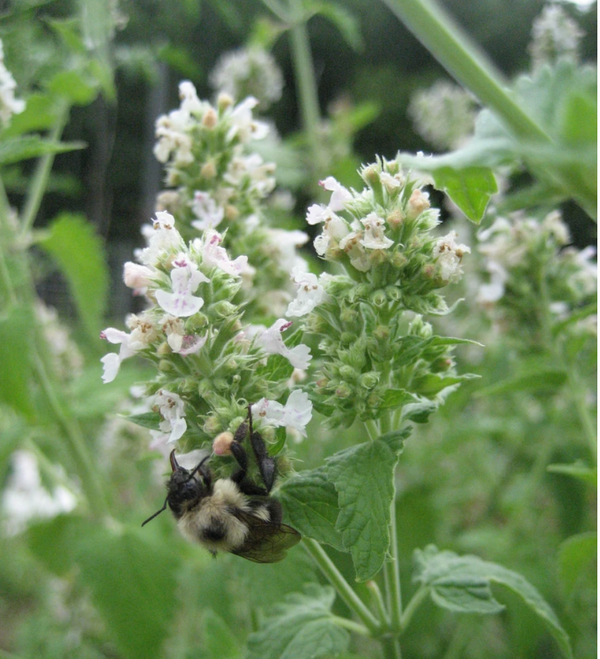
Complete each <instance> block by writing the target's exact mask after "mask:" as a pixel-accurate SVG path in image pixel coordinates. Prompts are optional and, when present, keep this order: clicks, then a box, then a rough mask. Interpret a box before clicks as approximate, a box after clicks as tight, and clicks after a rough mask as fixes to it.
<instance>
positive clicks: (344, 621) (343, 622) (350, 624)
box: [331, 616, 370, 636]
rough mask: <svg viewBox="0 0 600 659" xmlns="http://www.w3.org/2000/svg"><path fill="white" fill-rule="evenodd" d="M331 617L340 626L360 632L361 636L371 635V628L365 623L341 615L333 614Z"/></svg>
mask: <svg viewBox="0 0 600 659" xmlns="http://www.w3.org/2000/svg"><path fill="white" fill-rule="evenodd" d="M331 619H332V620H333V622H335V624H336V625H338V626H339V627H344V628H345V629H348V630H349V631H351V632H354V633H356V634H360V635H361V636H369V635H370V632H369V630H368V629H367V628H366V627H365V626H364V625H361V624H359V623H358V622H354V620H348V618H342V617H341V616H331Z"/></svg>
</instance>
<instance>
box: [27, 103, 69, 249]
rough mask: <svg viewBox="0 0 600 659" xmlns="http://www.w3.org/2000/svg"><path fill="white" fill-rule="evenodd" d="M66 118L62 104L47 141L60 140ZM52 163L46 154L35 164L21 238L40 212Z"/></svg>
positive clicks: (66, 111)
mask: <svg viewBox="0 0 600 659" xmlns="http://www.w3.org/2000/svg"><path fill="white" fill-rule="evenodd" d="M68 118H69V105H68V104H67V103H64V104H63V106H62V107H61V108H60V109H59V111H58V116H57V119H56V123H55V124H54V128H53V129H52V131H51V132H50V135H49V139H50V141H51V142H55V141H58V140H59V139H60V137H61V135H62V132H63V130H64V128H65V125H66V123H67V119H68ZM53 163H54V154H53V153H47V154H46V155H44V156H42V157H41V158H40V159H39V160H38V162H37V165H36V168H35V172H34V174H33V178H32V180H31V185H30V186H29V189H28V191H27V198H26V200H25V206H24V208H23V212H22V221H21V236H25V235H27V233H28V232H29V231H30V230H31V227H32V226H33V223H34V222H35V218H36V216H37V214H38V211H39V210H40V205H41V203H42V199H43V197H44V193H45V191H46V186H47V185H48V178H49V177H50V171H51V170H52V164H53Z"/></svg>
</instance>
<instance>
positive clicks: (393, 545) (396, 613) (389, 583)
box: [383, 496, 402, 634]
mask: <svg viewBox="0 0 600 659" xmlns="http://www.w3.org/2000/svg"><path fill="white" fill-rule="evenodd" d="M390 536H391V537H390V558H391V560H390V561H389V562H386V563H384V571H383V574H384V578H385V584H386V590H387V594H388V599H389V610H390V627H391V629H392V631H393V632H395V633H396V634H399V633H400V632H401V631H402V590H401V585H400V565H399V560H398V534H397V532H396V502H395V496H394V498H393V499H392V503H391V505H390Z"/></svg>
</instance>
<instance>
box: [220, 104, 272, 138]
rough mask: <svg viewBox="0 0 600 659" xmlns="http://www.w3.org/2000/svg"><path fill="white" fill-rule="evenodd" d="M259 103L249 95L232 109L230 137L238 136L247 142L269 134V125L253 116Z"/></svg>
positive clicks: (228, 136)
mask: <svg viewBox="0 0 600 659" xmlns="http://www.w3.org/2000/svg"><path fill="white" fill-rule="evenodd" d="M257 105H258V101H257V100H256V99H255V98H254V97H253V96H248V98H246V99H245V100H243V101H242V102H241V103H239V104H238V105H236V106H235V107H234V108H233V110H232V111H231V120H232V123H233V126H232V127H231V130H230V132H229V134H228V135H227V138H228V139H230V140H231V139H233V138H234V137H237V138H238V139H239V140H240V142H242V143H246V142H248V141H250V140H251V139H253V140H261V139H263V138H264V137H266V136H267V135H268V134H269V126H268V125H267V124H266V123H265V122H264V121H257V120H256V119H254V118H253V116H252V110H253V109H254V108H255V107H256V106H257Z"/></svg>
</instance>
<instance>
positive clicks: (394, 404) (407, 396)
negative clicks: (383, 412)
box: [379, 389, 415, 409]
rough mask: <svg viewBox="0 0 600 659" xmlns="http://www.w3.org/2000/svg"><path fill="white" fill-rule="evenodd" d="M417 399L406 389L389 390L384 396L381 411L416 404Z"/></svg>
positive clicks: (380, 406)
mask: <svg viewBox="0 0 600 659" xmlns="http://www.w3.org/2000/svg"><path fill="white" fill-rule="evenodd" d="M414 400H415V397H414V396H413V394H411V393H410V392H409V391H406V389H388V390H387V391H386V392H385V394H384V395H383V402H382V403H381V404H380V405H379V408H380V409H387V408H392V409H396V408H400V407H403V406H404V405H406V404H407V403H409V402H410V403H412V402H414Z"/></svg>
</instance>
